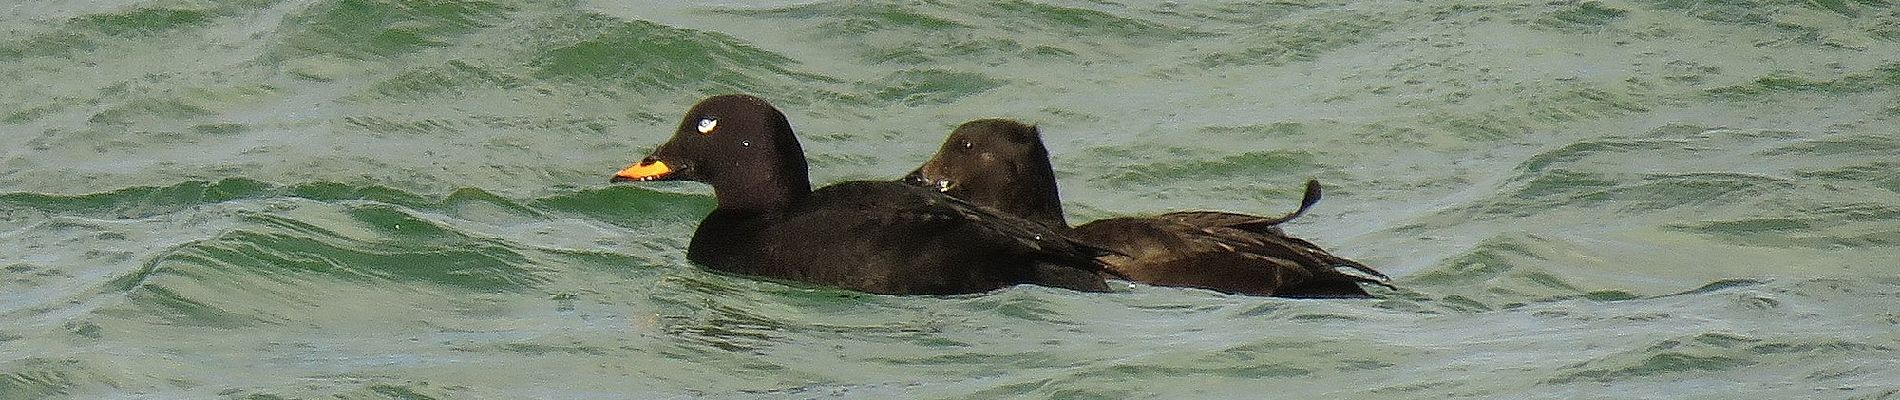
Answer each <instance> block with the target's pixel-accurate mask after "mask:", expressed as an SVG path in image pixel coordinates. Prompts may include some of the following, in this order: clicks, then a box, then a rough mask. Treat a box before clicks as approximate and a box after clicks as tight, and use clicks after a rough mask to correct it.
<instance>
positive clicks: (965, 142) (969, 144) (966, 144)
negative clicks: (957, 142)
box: [963, 140, 976, 149]
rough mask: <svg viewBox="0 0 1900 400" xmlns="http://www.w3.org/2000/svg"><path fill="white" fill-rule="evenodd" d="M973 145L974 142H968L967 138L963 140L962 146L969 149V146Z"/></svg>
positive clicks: (972, 146)
mask: <svg viewBox="0 0 1900 400" xmlns="http://www.w3.org/2000/svg"><path fill="white" fill-rule="evenodd" d="M974 147H976V144H974V143H970V141H968V140H965V141H963V148H965V149H969V148H974Z"/></svg>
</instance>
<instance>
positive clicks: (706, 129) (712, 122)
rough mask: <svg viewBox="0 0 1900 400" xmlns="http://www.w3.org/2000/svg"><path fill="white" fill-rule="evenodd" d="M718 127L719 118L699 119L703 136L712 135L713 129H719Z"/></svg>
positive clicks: (700, 131)
mask: <svg viewBox="0 0 1900 400" xmlns="http://www.w3.org/2000/svg"><path fill="white" fill-rule="evenodd" d="M717 127H719V119H718V118H713V117H706V118H700V119H699V133H701V134H710V133H712V131H713V128H717Z"/></svg>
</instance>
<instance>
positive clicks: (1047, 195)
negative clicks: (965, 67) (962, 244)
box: [905, 119, 1390, 297]
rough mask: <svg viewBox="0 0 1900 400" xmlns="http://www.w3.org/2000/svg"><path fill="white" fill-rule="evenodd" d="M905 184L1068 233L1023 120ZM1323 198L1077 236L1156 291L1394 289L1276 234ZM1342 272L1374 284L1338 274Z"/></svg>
mask: <svg viewBox="0 0 1900 400" xmlns="http://www.w3.org/2000/svg"><path fill="white" fill-rule="evenodd" d="M905 181H907V182H910V183H912V184H916V185H920V186H925V187H931V188H935V189H938V190H940V191H943V192H945V193H949V194H951V195H952V196H955V197H957V198H960V199H963V200H966V201H969V202H971V203H973V204H977V205H981V206H985V207H992V208H995V209H997V210H999V211H1002V212H1008V213H1014V214H1017V215H1019V216H1022V217H1024V218H1027V219H1029V220H1032V221H1036V222H1040V223H1042V224H1045V225H1048V226H1051V227H1056V228H1058V229H1060V228H1066V227H1068V224H1067V222H1066V221H1065V220H1064V219H1063V216H1062V203H1061V199H1060V198H1058V196H1057V188H1056V182H1055V170H1054V168H1053V167H1052V166H1051V165H1050V164H1049V153H1048V150H1047V149H1046V148H1045V147H1044V146H1043V144H1042V137H1041V133H1040V132H1039V131H1038V130H1037V129H1036V127H1033V126H1029V125H1025V124H1022V123H1020V122H1016V121H1010V120H1002V119H985V120H977V121H971V122H968V123H965V124H963V125H962V126H959V127H957V129H956V130H955V131H954V132H952V133H951V134H950V137H949V138H948V139H947V140H945V142H944V145H943V147H942V148H941V149H940V150H938V152H937V154H936V155H935V156H933V157H931V159H930V161H927V162H925V163H924V165H923V166H921V167H919V168H918V169H917V170H916V171H915V172H912V173H911V175H910V176H908V177H906V179H905ZM1319 198H1320V186H1319V182H1318V181H1308V182H1307V189H1306V196H1305V199H1303V201H1302V202H1301V206H1300V208H1299V209H1298V210H1297V211H1294V212H1293V213H1289V214H1287V215H1285V216H1281V217H1277V218H1268V217H1260V216H1254V215H1247V214H1238V213H1229V212H1219V211H1183V212H1174V213H1168V214H1162V215H1158V216H1153V217H1121V218H1109V219H1103V220H1098V221H1094V222H1089V223H1086V224H1082V225H1081V226H1077V227H1075V228H1074V229H1073V232H1074V235H1075V237H1076V238H1077V239H1079V240H1081V241H1082V242H1084V243H1088V244H1089V245H1093V246H1098V247H1102V248H1105V249H1108V250H1110V251H1112V252H1113V253H1114V254H1111V255H1107V256H1103V257H1102V261H1104V262H1106V263H1107V264H1108V266H1109V269H1110V272H1112V273H1114V274H1116V275H1120V276H1121V277H1123V278H1126V279H1129V280H1132V281H1137V282H1144V283H1149V284H1154V285H1162V286H1184V287H1196V288H1204V289H1211V290H1217V291H1221V292H1226V293H1236V294H1249V295H1268V296H1280V297H1370V295H1369V294H1368V293H1367V292H1366V291H1365V290H1364V289H1362V288H1361V287H1360V284H1361V283H1368V284H1376V285H1382V286H1387V287H1390V285H1387V284H1385V283H1384V282H1382V281H1381V280H1382V279H1385V278H1386V277H1385V275H1384V274H1381V273H1379V272H1378V271H1377V270H1374V269H1372V268H1371V267H1367V266H1365V265H1364V264H1360V263H1358V262H1355V261H1352V260H1348V259H1345V258H1340V257H1338V256H1334V255H1332V254H1330V253H1327V252H1326V251H1325V250H1324V249H1321V248H1320V247H1319V246H1317V245H1314V244H1313V243H1312V242H1308V241H1306V240H1302V239H1299V238H1295V237H1292V236H1287V235H1286V234H1285V232H1283V231H1282V230H1281V229H1280V227H1279V225H1280V224H1281V223H1284V222H1286V221H1289V220H1292V219H1294V218H1297V217H1299V216H1300V215H1302V214H1304V213H1305V212H1306V210H1307V209H1308V208H1309V207H1311V206H1312V205H1313V204H1314V203H1317V202H1318V201H1319ZM1341 267H1343V268H1349V269H1352V270H1356V271H1359V272H1360V273H1364V274H1366V275H1369V276H1371V277H1377V278H1378V279H1374V278H1371V277H1367V276H1360V275H1353V274H1346V273H1342V272H1340V271H1339V270H1338V269H1337V268H1341Z"/></svg>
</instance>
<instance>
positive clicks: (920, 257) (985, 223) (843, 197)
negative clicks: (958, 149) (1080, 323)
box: [612, 95, 1108, 294]
mask: <svg viewBox="0 0 1900 400" xmlns="http://www.w3.org/2000/svg"><path fill="white" fill-rule="evenodd" d="M612 180H613V181H615V182H621V181H648V180H693V181H700V182H706V183H709V184H711V185H712V187H713V196H714V197H715V198H716V199H717V201H718V206H717V207H715V208H714V209H713V211H712V213H711V214H710V215H708V216H706V219H705V220H703V221H701V222H700V224H699V228H698V230H697V231H695V232H694V233H693V240H692V243H691V244H690V245H689V246H688V248H687V251H686V257H687V259H689V260H692V261H693V262H696V263H699V264H701V265H704V266H706V267H708V268H712V269H715V270H720V271H727V272H733V273H740V274H747V275H755V276H762V277H769V278H775V279H783V280H790V281H799V282H807V283H815V284H821V285H829V286H836V287H841V288H846V289H853V290H859V291H865V292H871V293H883V294H960V293H976V292H984V291H990V290H995V289H999V288H1004V287H1008V286H1012V285H1016V284H1022V283H1034V284H1043V285H1049V286H1057V287H1065V288H1070V289H1075V290H1086V291H1106V290H1107V289H1108V286H1107V284H1106V283H1105V282H1103V280H1102V278H1101V277H1100V275H1099V274H1098V273H1097V272H1099V271H1101V270H1102V266H1101V265H1100V264H1099V263H1098V262H1097V261H1096V260H1095V259H1094V258H1095V257H1097V256H1100V255H1102V254H1105V252H1103V251H1101V249H1097V248H1093V247H1089V246H1085V245H1082V244H1080V243H1078V242H1076V241H1074V240H1071V239H1070V238H1068V237H1067V236H1065V235H1064V234H1063V233H1061V232H1058V231H1056V230H1053V229H1050V228H1049V227H1047V226H1043V225H1041V224H1038V223H1035V222H1031V221H1028V220H1024V219H1021V218H1018V217H1015V216H1011V215H1007V214H1003V213H998V212H996V211H994V210H989V209H985V208H982V207H977V206H974V205H970V204H968V203H965V202H963V201H960V200H957V199H954V198H951V197H949V196H946V195H944V194H942V193H938V192H936V191H932V190H928V189H925V188H919V187H916V186H911V185H905V184H902V183H897V182H841V183H837V184H833V185H830V186H826V187H824V188H820V189H818V190H815V191H814V190H812V189H811V184H810V183H809V178H808V177H807V170H806V163H805V154H804V151H803V149H802V148H801V147H800V146H799V144H798V139H797V137H795V136H794V135H793V133H792V128H791V125H790V123H788V122H787V121H786V119H785V115H784V114H783V113H781V112H779V110H778V109H777V108H774V107H772V105H771V104H769V103H767V102H766V101H765V100H763V99H760V98H757V97H752V96H745V95H726V96H716V97H712V98H708V99H705V100H703V101H701V102H699V104H697V105H694V106H693V108H692V110H691V111H689V112H687V114H686V117H685V119H684V120H682V121H681V122H680V125H679V128H678V130H677V131H676V132H675V133H674V135H673V138H672V140H670V141H668V142H666V143H665V144H662V145H660V147H659V148H658V149H656V150H654V152H653V155H651V156H648V157H647V158H646V159H645V160H643V161H641V162H639V163H637V164H634V165H633V166H630V167H627V168H626V169H625V170H622V171H620V173H618V174H615V176H614V178H613V179H612Z"/></svg>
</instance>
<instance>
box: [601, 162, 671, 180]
mask: <svg viewBox="0 0 1900 400" xmlns="http://www.w3.org/2000/svg"><path fill="white" fill-rule="evenodd" d="M669 175H673V168H672V167H668V166H666V163H664V162H661V161H660V160H655V159H653V158H647V159H645V160H640V162H639V163H637V164H633V165H632V166H628V167H627V168H626V169H623V170H620V172H619V173H616V174H614V178H613V181H614V182H625V181H657V180H662V179H666V178H667V176H669Z"/></svg>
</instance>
